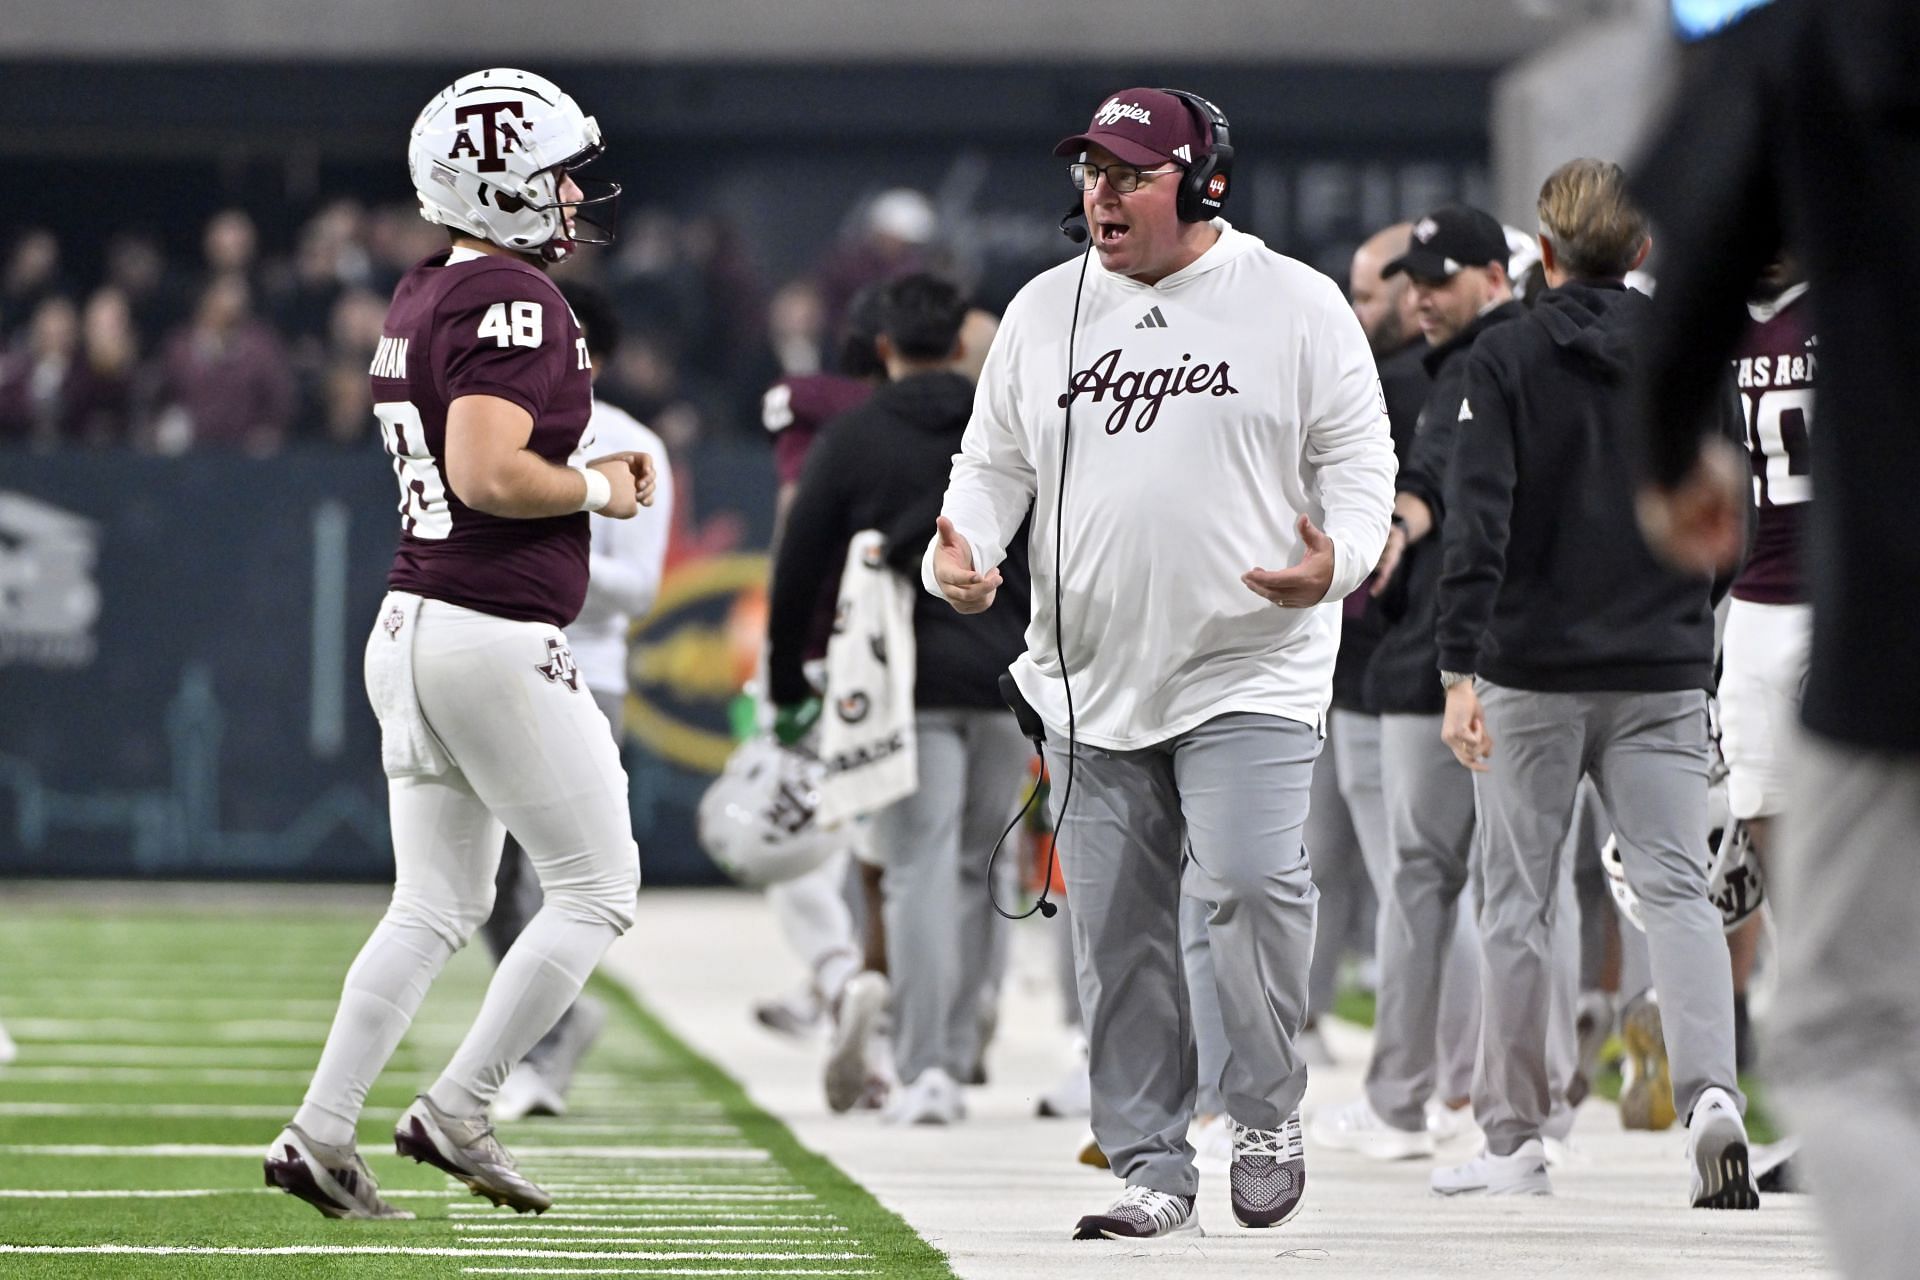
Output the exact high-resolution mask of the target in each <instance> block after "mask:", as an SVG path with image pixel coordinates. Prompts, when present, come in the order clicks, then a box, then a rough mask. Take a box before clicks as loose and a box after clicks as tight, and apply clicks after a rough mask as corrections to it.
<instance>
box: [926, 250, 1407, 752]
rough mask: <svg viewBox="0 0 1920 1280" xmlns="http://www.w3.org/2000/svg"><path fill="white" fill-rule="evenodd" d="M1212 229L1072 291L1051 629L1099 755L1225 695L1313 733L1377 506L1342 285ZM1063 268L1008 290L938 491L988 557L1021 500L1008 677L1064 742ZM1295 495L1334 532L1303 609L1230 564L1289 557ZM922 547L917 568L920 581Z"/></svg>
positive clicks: (1297, 506)
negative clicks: (1326, 583)
mask: <svg viewBox="0 0 1920 1280" xmlns="http://www.w3.org/2000/svg"><path fill="white" fill-rule="evenodd" d="M1214 225H1215V226H1216V227H1218V228H1220V232H1221V234H1220V239H1219V240H1218V241H1217V242H1216V243H1215V244H1214V245H1213V246H1212V247H1211V248H1209V249H1208V250H1207V251H1206V252H1205V253H1203V254H1202V255H1201V256H1200V257H1199V259H1198V260H1197V261H1195V262H1193V263H1192V264H1191V265H1189V266H1187V267H1185V268H1184V269H1182V270H1180V271H1177V272H1175V273H1174V274H1172V275H1170V276H1168V277H1166V278H1165V279H1163V280H1161V281H1160V282H1159V283H1158V284H1154V285H1148V284H1142V283H1141V282H1139V281H1137V280H1134V279H1132V278H1130V277H1127V276H1121V275H1116V274H1114V273H1112V272H1109V271H1108V270H1107V269H1106V268H1105V267H1104V266H1102V265H1101V264H1100V262H1099V261H1098V257H1097V255H1093V256H1094V261H1092V262H1091V263H1090V264H1088V265H1087V267H1086V283H1085V287H1084V290H1083V291H1082V292H1081V297H1080V317H1079V324H1078V326H1077V332H1076V335H1075V337H1074V339H1073V351H1072V353H1071V356H1072V364H1071V368H1072V369H1073V371H1074V372H1073V379H1072V384H1073V386H1074V387H1075V388H1076V390H1077V392H1078V394H1076V395H1075V397H1074V398H1073V402H1072V405H1071V410H1072V436H1071V443H1070V456H1069V459H1068V463H1067V483H1066V494H1065V511H1066V519H1065V527H1064V541H1063V547H1062V552H1061V558H1062V561H1063V563H1064V565H1065V572H1064V575H1063V577H1062V580H1061V587H1062V600H1063V602H1064V622H1063V625H1062V627H1061V635H1062V639H1063V641H1064V647H1065V652H1066V660H1067V669H1068V673H1069V677H1070V681H1071V685H1072V696H1073V710H1074V720H1075V727H1076V732H1077V735H1078V738H1079V740H1080V741H1081V742H1086V743H1091V744H1093V745H1094V746H1098V747H1104V748H1108V749H1111V750H1132V749H1136V748H1140V747H1145V746H1150V745H1152V744H1153V743H1156V742H1161V741H1165V740H1166V739H1168V738H1171V737H1174V736H1176V735H1178V734H1181V733H1184V732H1186V731H1187V730H1188V729H1191V728H1193V727H1194V726H1196V725H1199V724H1201V723H1203V722H1204V721H1207V720H1210V719H1212V718H1213V717H1215V716H1219V715H1223V714H1226V713H1228V712H1235V711H1250V712H1259V713H1263V714H1267V715H1276V716H1284V717H1286V718H1287V719H1290V720H1297V721H1300V722H1302V723H1304V724H1308V725H1311V726H1313V727H1314V728H1315V729H1316V730H1319V729H1321V728H1322V725H1323V717H1324V716H1325V713H1326V709H1327V704H1328V702H1329V701H1330V700H1331V698H1332V686H1333V660H1334V651H1335V649H1336V648H1337V647H1338V645H1339V639H1340V601H1341V599H1342V597H1344V596H1346V595H1347V594H1348V593H1350V592H1351V591H1353V590H1354V589H1355V588H1356V587H1358V586H1360V584H1361V583H1362V582H1363V581H1365V579H1366V577H1367V575H1368V574H1369V573H1370V572H1371V571H1372V568H1373V565H1374V563H1375V562H1376V561H1377V560H1378V559H1379V557H1380V551H1381V549H1382V548H1383V547H1384V546H1385V545H1386V537H1387V521H1388V517H1389V516H1390V515H1391V514H1392V510H1393V481H1394V471H1395V464H1394V454H1393V441H1392V437H1391V436H1390V435H1389V433H1388V427H1387V410H1386V401H1385V398H1384V397H1383V396H1382V394H1381V391H1380V380H1379V377H1378V374H1377V373H1376V372H1375V368H1374V362H1373V355H1372V352H1371V351H1370V350H1369V349H1368V346H1367V340H1366V335H1365V334H1364V333H1363V332H1362V331H1361V328H1360V323H1359V321H1358V320H1356V319H1355V318H1354V315H1353V312H1352V310H1351V309H1350V308H1349V307H1348V305H1347V302H1346V299H1345V298H1344V297H1343V296H1342V294H1341V292H1340V289H1339V287H1338V286H1337V285H1335V284H1334V283H1333V281H1331V280H1329V279H1328V278H1327V277H1326V276H1324V275H1322V274H1320V273H1319V272H1317V271H1315V270H1313V269H1312V268H1310V267H1308V266H1306V265H1305V264H1304V263H1300V262H1296V261H1295V260H1293V259H1291V258H1286V257H1282V256H1281V255H1279V254H1277V253H1274V252H1273V251H1271V250H1270V249H1268V248H1267V247H1266V245H1265V244H1263V243H1262V242H1261V241H1260V240H1258V239H1256V238H1255V237H1253V236H1250V235H1246V234H1245V233H1243V232H1239V231H1235V230H1234V229H1233V228H1232V227H1231V226H1229V225H1228V224H1227V223H1226V222H1225V221H1224V220H1216V222H1215V223H1214ZM1091 252H1092V251H1091V250H1089V254H1091ZM1080 273H1081V259H1078V258H1076V259H1072V260H1069V261H1067V262H1065V263H1062V264H1061V265H1060V266H1057V267H1055V268H1053V269H1052V270H1050V271H1047V272H1045V273H1043V274H1042V275H1040V276H1038V277H1036V278H1035V279H1034V280H1032V281H1031V282H1029V283H1028V284H1027V286H1026V287H1025V288H1024V289H1022V290H1021V291H1020V293H1019V295H1018V296H1017V297H1015V298H1014V300H1013V302H1012V304H1011V305H1009V306H1008V308H1007V314H1006V317H1005V319H1004V320H1003V321H1002V323H1001V326H1000V332H999V335H998V337H997V338H996V340H995V341H994V344H993V348H992V350H991V351H990V352H989V354H988V356H987V362H986V368H985V369H984V370H983V372H982V374H981V378H980V386H979V390H978V391H977V393H976V394H975V397H974V405H973V417H972V420H971V421H970V422H969V423H968V424H967V432H966V436H965V439H964V440H963V442H962V444H961V452H960V453H958V454H956V455H955V456H954V460H953V474H952V477H951V479H950V481H949V483H948V486H947V493H946V500H945V503H944V506H943V513H944V514H945V515H946V516H947V517H948V518H949V519H950V520H952V521H953V523H954V526H955V527H956V528H957V529H958V530H959V532H960V534H961V535H962V536H963V537H965V538H966V539H967V541H968V542H969V544H971V546H972V548H973V555H974V564H975V567H976V568H977V569H980V570H982V571H984V570H986V569H988V568H991V567H992V566H994V565H997V564H999V563H1000V561H1001V560H1002V559H1003V558H1004V557H1005V555H1006V545H1007V541H1008V540H1009V539H1010V538H1012V537H1013V536H1014V534H1015V532H1016V531H1017V530H1018V528H1019V526H1020V521H1021V520H1022V519H1023V518H1024V517H1025V515H1026V514H1027V508H1028V505H1029V503H1031V504H1033V511H1034V518H1033V527H1032V534H1031V540H1030V547H1029V554H1030V557H1031V561H1032V567H1033V620H1032V623H1031V624H1030V625H1029V626H1028V628H1027V636H1026V640H1027V652H1026V653H1025V654H1024V655H1023V656H1022V657H1021V658H1020V659H1019V660H1018V661H1016V662H1015V663H1014V665H1013V673H1014V678H1015V680H1016V681H1018V683H1019V685H1020V690H1021V692H1022V693H1024V694H1025V695H1026V697H1027V699H1028V700H1029V701H1030V702H1032V703H1033V705H1034V707H1035V708H1036V709H1037V710H1038V711H1039V712H1040V715H1041V717H1042V719H1044V720H1045V721H1046V724H1047V728H1048V730H1049V733H1050V735H1051V736H1056V737H1058V738H1060V739H1062V740H1064V738H1065V736H1066V732H1067V699H1066V692H1065V690H1063V689H1062V686H1061V680H1060V662H1059V658H1058V655H1057V653H1056V649H1055V641H1054V608H1053V601H1054V574H1053V562H1054V536H1055V523H1054V522H1055V518H1056V516H1057V515H1058V512H1059V508H1060V502H1059V499H1060V450H1061V443H1062V437H1063V433H1064V430H1065V418H1066V416H1067V410H1066V408H1065V407H1063V405H1062V403H1061V402H1062V400H1063V398H1064V397H1065V394H1066V386H1067V371H1068V368H1069V364H1068V358H1069V352H1068V350H1067V343H1068V331H1069V328H1070V326H1071V323H1072V320H1073V314H1074V301H1075V292H1076V282H1077V281H1078V280H1079V278H1080ZM1302 513H1305V514H1306V515H1309V516H1311V517H1312V519H1313V522H1314V523H1315V524H1316V525H1318V526H1319V527H1320V528H1321V529H1323V530H1324V531H1325V532H1326V533H1327V535H1328V536H1329V537H1331V538H1332V539H1333V543H1334V572H1333V584H1332V586H1331V587H1330V588H1329V589H1328V592H1327V596H1326V600H1325V601H1324V602H1323V603H1322V604H1320V605H1318V606H1316V607H1314V608H1311V609H1287V608H1281V607H1279V606H1276V605H1273V604H1270V603H1269V602H1268V601H1267V600H1265V599H1264V598H1262V597H1261V596H1258V595H1256V594H1255V593H1254V592H1253V591H1251V590H1249V589H1248V588H1247V586H1246V585H1245V584H1244V583H1242V582H1241V581H1240V575H1241V574H1243V573H1245V572H1246V571H1247V570H1249V569H1252V568H1256V567H1259V568H1265V569H1280V568H1285V567H1287V566H1289V565H1293V564H1297V563H1298V562H1299V561H1300V560H1301V559H1302V557H1303V556H1304V555H1305V550H1304V547H1303V546H1302V544H1301V542H1300V538H1299V534H1298V531H1297V530H1296V529H1295V524H1296V522H1297V520H1298V517H1299V516H1300V515H1301V514H1302ZM937 544H938V538H937V537H936V538H935V539H934V542H933V543H932V544H929V546H928V548H927V553H926V556H925V558H924V560H923V562H922V580H923V582H924V584H925V586H926V588H927V590H929V591H932V592H933V593H934V594H936V595H938V594H939V587H938V585H937V584H936V583H935V581H934V579H933V550H934V546H935V545H937Z"/></svg>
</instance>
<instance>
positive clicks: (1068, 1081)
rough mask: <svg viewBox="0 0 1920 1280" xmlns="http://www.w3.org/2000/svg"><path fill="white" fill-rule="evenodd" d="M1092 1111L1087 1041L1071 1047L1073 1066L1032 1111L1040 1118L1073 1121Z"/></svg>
mask: <svg viewBox="0 0 1920 1280" xmlns="http://www.w3.org/2000/svg"><path fill="white" fill-rule="evenodd" d="M1092 1111H1093V1079H1092V1077H1091V1076H1090V1075H1089V1074H1088V1072H1087V1042H1086V1039H1085V1037H1081V1038H1080V1039H1079V1041H1078V1043H1077V1044H1075V1046H1074V1054H1073V1065H1072V1066H1070V1067H1068V1068H1067V1073H1066V1074H1065V1075H1063V1076H1061V1077H1060V1080H1059V1083H1057V1084H1055V1085H1054V1086H1053V1088H1051V1089H1049V1090H1047V1091H1046V1092H1045V1093H1043V1094H1041V1095H1040V1100H1039V1102H1038V1104H1037V1105H1036V1106H1035V1107H1034V1112H1035V1114H1036V1115H1039V1116H1040V1117H1041V1118H1042V1119H1053V1118H1061V1119H1077V1118H1079V1117H1081V1116H1085V1115H1089V1114H1091V1113H1092Z"/></svg>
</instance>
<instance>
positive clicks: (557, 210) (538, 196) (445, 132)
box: [407, 67, 620, 262]
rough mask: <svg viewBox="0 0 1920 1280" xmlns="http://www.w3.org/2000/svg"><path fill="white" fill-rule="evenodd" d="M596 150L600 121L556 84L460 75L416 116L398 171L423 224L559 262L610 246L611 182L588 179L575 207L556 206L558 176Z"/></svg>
mask: <svg viewBox="0 0 1920 1280" xmlns="http://www.w3.org/2000/svg"><path fill="white" fill-rule="evenodd" d="M601 146H602V144H601V141H600V126H599V124H598V123H597V122H596V121H595V120H594V118H593V117H592V116H590V115H586V114H584V113H583V112H582V111H581V110H580V107H579V105H578V104H577V103H575V102H574V100H573V99H572V98H570V97H568V96H567V95H566V94H564V93H562V92H560V88H559V86H558V85H556V84H554V83H553V82H552V81H551V80H546V79H542V78H541V77H539V76H536V75H533V74H532V73H531V72H526V71H516V70H514V69H513V68H511V67H494V68H492V69H491V70H487V71H475V72H473V73H472V74H471V75H464V76H461V77H460V78H459V79H458V80H455V81H454V82H453V83H452V84H450V85H448V86H447V87H446V88H445V89H442V90H441V91H440V92H439V94H438V95H436V96H435V98H434V99H433V101H432V102H429V103H428V104H427V105H426V107H425V109H424V110H422V111H421V112H420V117H419V119H417V120H415V121H414V122H413V134H412V136H411V137H410V138H409V139H408V141H407V170H408V172H409V173H410V174H411V175H412V177H413V189H414V190H415V191H416V192H418V193H419V196H420V216H421V217H423V218H425V219H426V220H427V221H428V222H432V223H437V224H438V225H440V226H443V227H450V228H452V229H454V230H457V231H462V232H465V233H466V234H468V235H471V236H478V237H479V238H480V239H482V240H486V241H488V242H490V243H492V244H497V245H500V246H501V247H502V248H507V249H512V250H514V251H516V252H518V253H528V254H538V255H539V256H540V257H542V258H544V259H545V260H547V261H548V262H558V261H560V260H561V259H562V258H565V257H566V256H567V255H568V254H570V253H572V252H573V247H574V245H576V244H608V243H610V242H611V241H612V240H613V209H614V203H613V202H614V201H616V200H618V199H619V197H620V184H619V183H617V182H595V183H594V184H593V185H594V187H595V190H594V191H593V192H592V193H591V194H588V195H586V196H585V198H583V199H582V200H580V201H578V202H577V203H572V204H568V205H567V206H565V207H564V208H563V207H562V206H561V203H560V179H561V176H562V175H563V174H566V173H569V172H570V171H572V170H574V169H578V168H579V167H581V166H582V165H584V164H586V163H588V162H589V161H591V160H592V159H593V158H594V157H596V156H598V155H599V154H600V151H601ZM576 181H577V180H576ZM589 208H591V209H593V215H592V216H586V215H585V211H586V210H588V209H589ZM583 228H591V229H592V230H593V231H594V232H595V233H596V234H594V235H586V234H583V233H582V230H583Z"/></svg>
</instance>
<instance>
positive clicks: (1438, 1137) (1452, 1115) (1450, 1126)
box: [1427, 1098, 1480, 1143]
mask: <svg viewBox="0 0 1920 1280" xmlns="http://www.w3.org/2000/svg"><path fill="white" fill-rule="evenodd" d="M1427 1132H1428V1133H1430V1134H1432V1135H1433V1140H1434V1141H1435V1142H1439V1143H1445V1142H1452V1141H1454V1140H1455V1139H1456V1138H1467V1137H1472V1136H1475V1135H1477V1134H1478V1133H1479V1132H1480V1126H1479V1125H1477V1124H1475V1123H1474V1120H1473V1107H1472V1106H1465V1107H1450V1106H1448V1105H1447V1104H1446V1103H1444V1102H1442V1101H1440V1099H1438V1098H1428V1099H1427Z"/></svg>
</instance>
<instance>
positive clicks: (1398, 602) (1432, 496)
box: [1366, 302, 1526, 715]
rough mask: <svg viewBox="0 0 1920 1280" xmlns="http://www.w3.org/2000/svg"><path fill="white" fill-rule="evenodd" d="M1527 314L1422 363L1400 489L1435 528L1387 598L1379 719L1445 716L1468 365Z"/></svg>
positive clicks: (1493, 321) (1374, 703) (1468, 331)
mask: <svg viewBox="0 0 1920 1280" xmlns="http://www.w3.org/2000/svg"><path fill="white" fill-rule="evenodd" d="M1525 314H1526V308H1524V307H1522V306H1521V305H1520V304H1519V303H1517V302H1505V303H1502V304H1501V305H1499V306H1497V307H1495V308H1493V309H1492V310H1491V311H1487V312H1484V313H1482V314H1481V315H1478V316H1476V317H1474V320H1473V323H1471V324H1469V325H1468V326H1467V327H1466V328H1464V329H1462V330H1461V331H1460V332H1459V333H1457V334H1455V335H1454V336H1453V337H1452V338H1450V339H1448V340H1447V341H1446V342H1443V343H1441V344H1440V345H1439V346H1437V347H1432V348H1429V349H1428V350H1427V351H1426V353H1425V356H1424V359H1423V361H1422V364H1423V367H1424V368H1425V370H1426V373H1427V376H1428V377H1429V378H1431V379H1432V382H1431V384H1430V386H1431V388H1432V389H1431V391H1430V392H1429V393H1428V395H1427V400H1426V404H1425V405H1424V406H1423V407H1422V408H1421V410H1420V415H1419V428H1418V430H1417V432H1416V433H1415V435H1414V439H1413V448H1412V451H1411V452H1410V454H1409V455H1408V456H1407V458H1406V460H1405V461H1404V462H1403V463H1402V464H1401V466H1400V478H1399V479H1398V480H1397V481H1396V482H1395V484H1394V488H1395V490H1396V491H1398V492H1400V493H1406V494H1411V495H1413V496H1414V497H1416V498H1418V499H1420V500H1421V501H1422V502H1424V503H1426V504H1427V510H1428V511H1429V512H1430V513H1432V516H1433V528H1432V529H1431V530H1429V531H1428V533H1427V536H1426V537H1424V538H1422V539H1420V541H1418V542H1416V543H1414V544H1413V545H1412V546H1410V547H1408V548H1407V549H1406V552H1405V554H1403V555H1402V556H1401V557H1400V567H1399V568H1398V569H1397V570H1395V571H1394V581H1393V583H1392V584H1391V585H1390V586H1389V587H1388V589H1387V591H1386V592H1385V593H1384V594H1383V595H1382V596H1381V602H1382V604H1383V605H1384V606H1385V612H1386V615H1387V618H1388V626H1387V631H1386V634H1385V635H1384V636H1382V637H1381V640H1380V643H1379V646H1378V647H1377V648H1376V649H1375V650H1374V653H1373V661H1372V662H1371V663H1369V664H1368V666H1367V680H1366V696H1367V704H1368V705H1369V706H1370V707H1372V708H1373V710H1374V711H1375V712H1377V713H1378V714H1380V715H1439V714H1440V713H1441V712H1442V711H1444V710H1445V709H1446V697H1445V695H1443V694H1442V693H1441V691H1440V675H1439V646H1438V644H1437V643H1436V642H1435V640H1434V621H1435V617H1436V607H1437V604H1438V600H1439V593H1440V550H1441V544H1440V528H1441V524H1442V522H1443V521H1444V520H1445V518H1446V509H1447V504H1446V491H1445V484H1446V475H1447V468H1448V466H1450V465H1451V464H1452V461H1453V443H1454V438H1455V437H1456V436H1457V435H1458V434H1459V425H1460V401H1461V399H1462V398H1463V397H1464V396H1465V395H1466V387H1467V360H1466V357H1467V353H1468V352H1469V351H1471V350H1472V349H1473V344H1474V343H1475V342H1476V341H1477V340H1478V339H1479V337H1480V335H1481V334H1483V333H1485V332H1486V331H1487V330H1489V329H1491V328H1493V327H1494V326H1496V325H1500V324H1504V323H1506V322H1507V321H1509V320H1516V319H1518V318H1519V317H1521V316H1523V315H1525Z"/></svg>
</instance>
